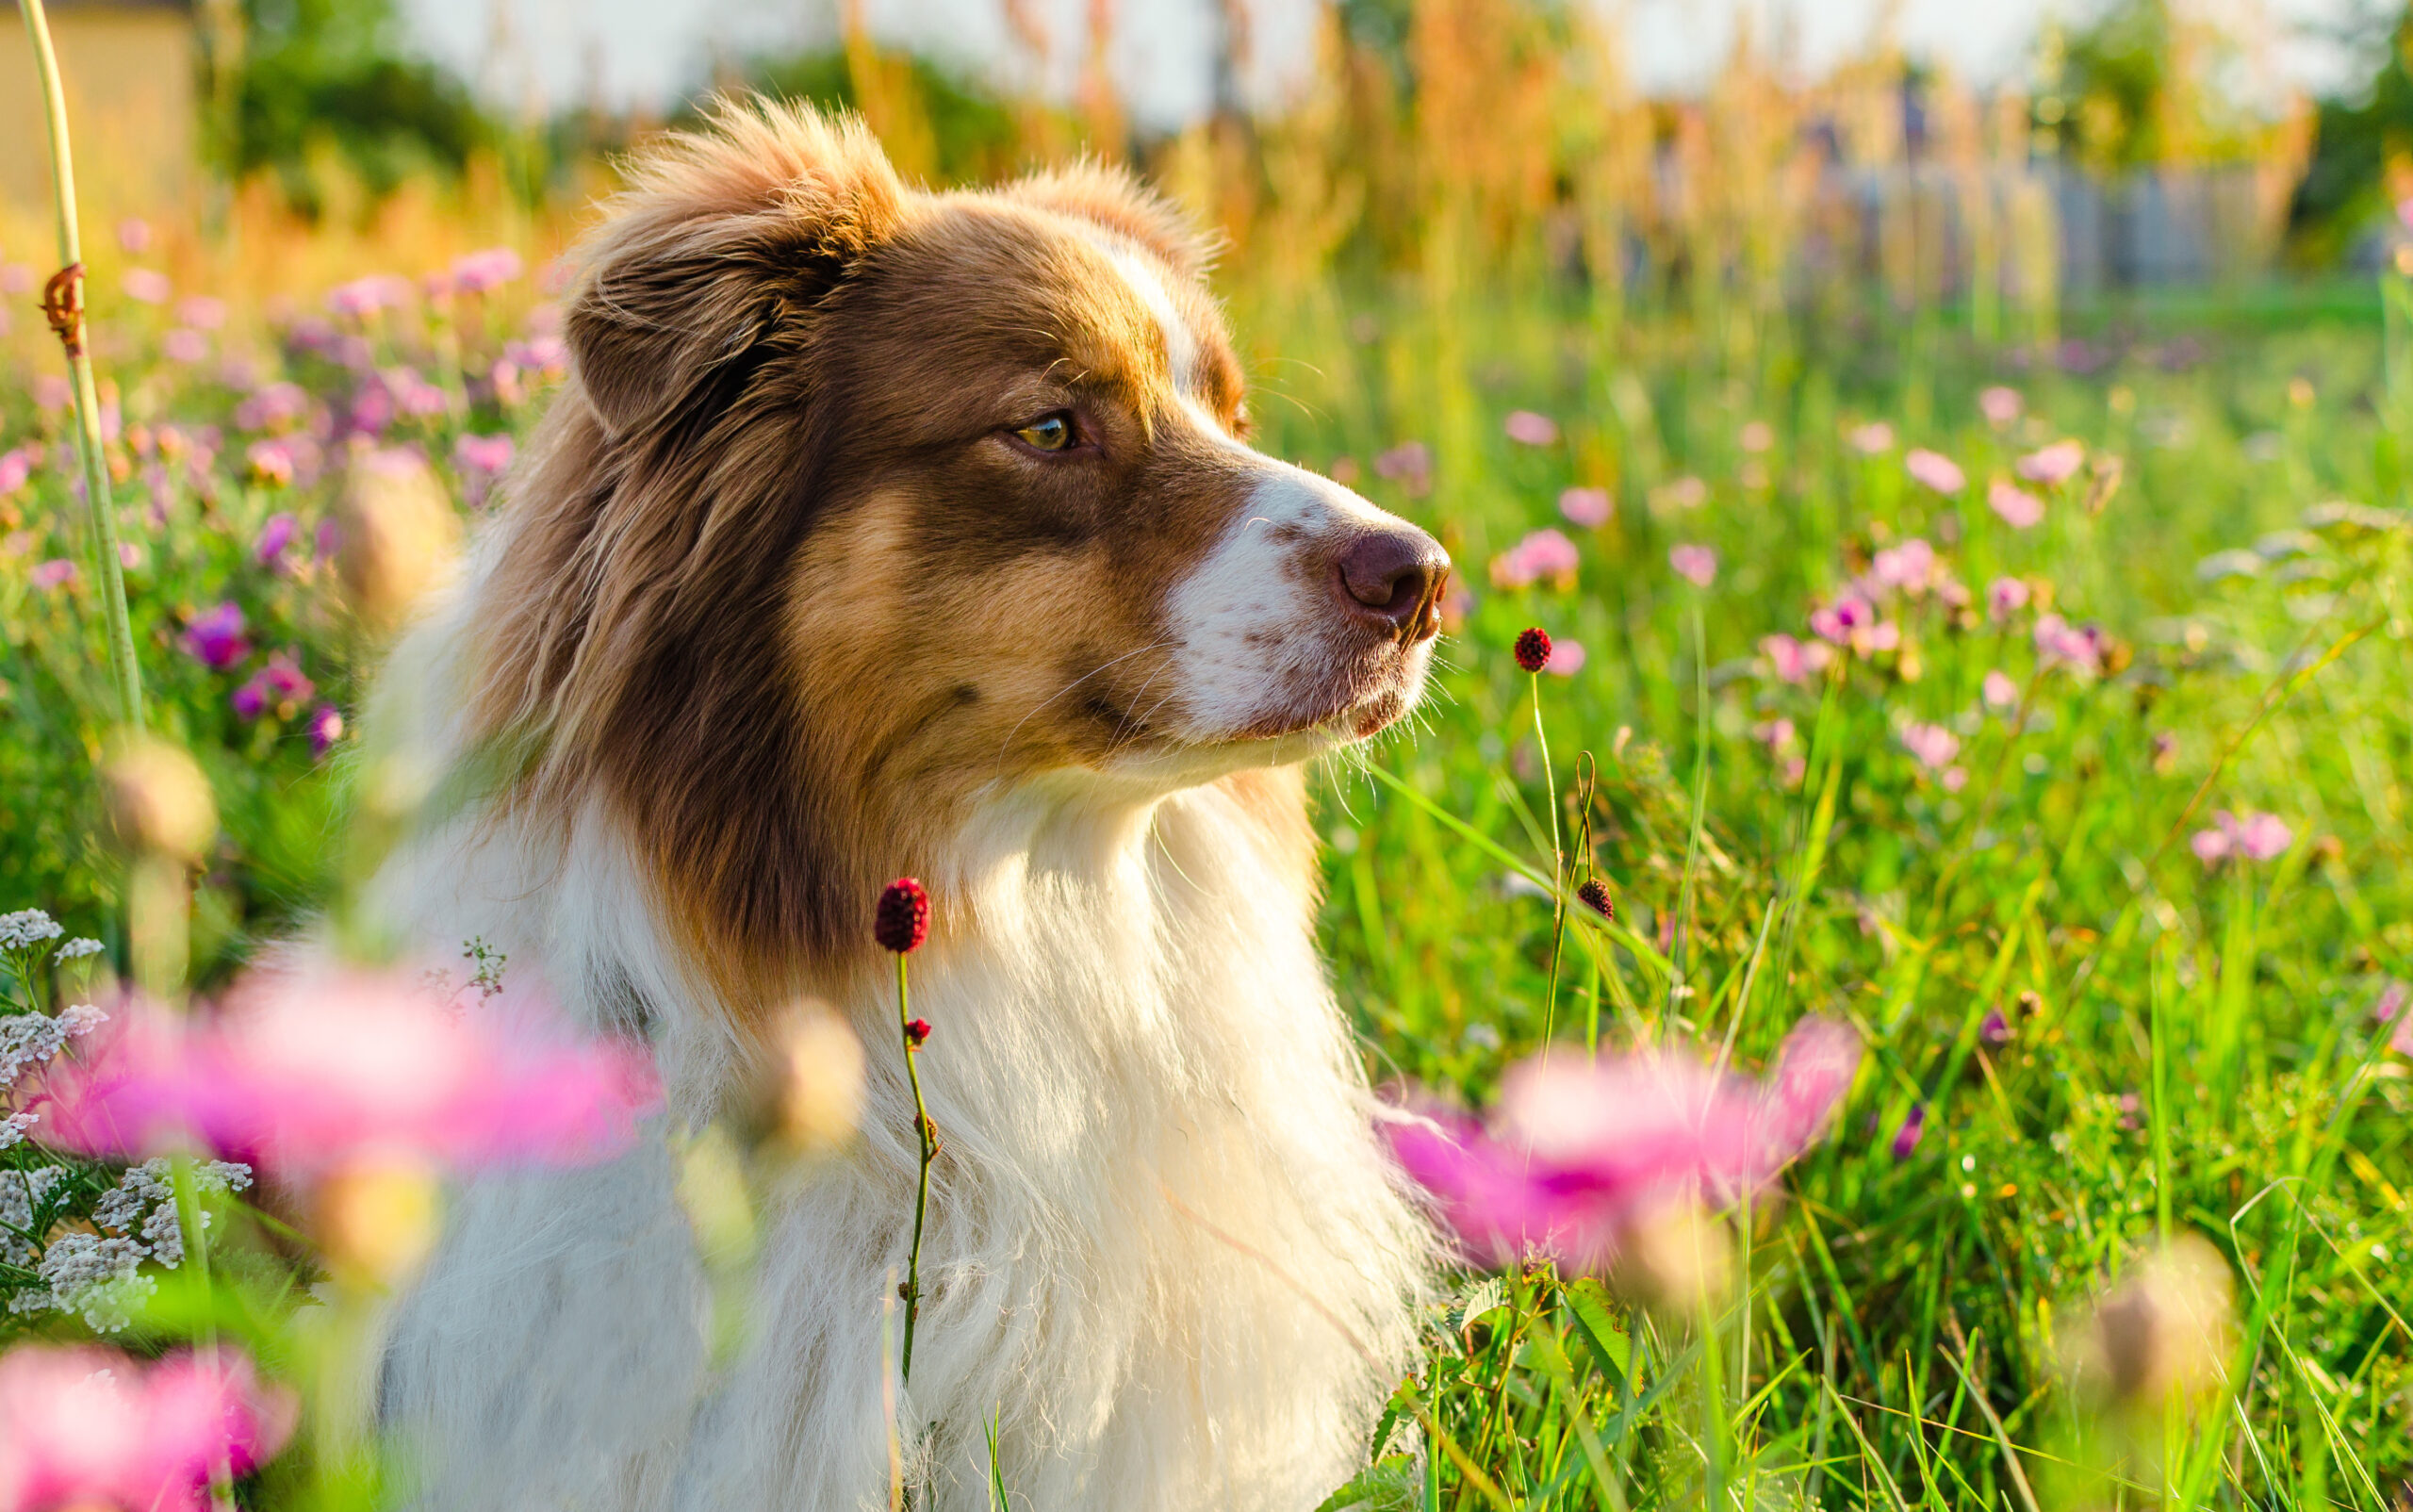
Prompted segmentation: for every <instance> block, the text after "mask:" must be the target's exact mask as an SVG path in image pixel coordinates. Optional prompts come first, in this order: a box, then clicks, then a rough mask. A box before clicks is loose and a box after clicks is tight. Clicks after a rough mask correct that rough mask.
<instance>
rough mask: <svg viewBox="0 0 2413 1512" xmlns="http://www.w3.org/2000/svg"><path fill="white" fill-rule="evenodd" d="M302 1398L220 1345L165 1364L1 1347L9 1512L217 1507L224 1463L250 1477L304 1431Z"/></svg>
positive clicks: (1, 1460) (1, 1453) (1, 1508)
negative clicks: (205, 1354)
mask: <svg viewBox="0 0 2413 1512" xmlns="http://www.w3.org/2000/svg"><path fill="white" fill-rule="evenodd" d="M293 1419H294V1404H293V1401H292V1399H291V1398H290V1397H289V1396H288V1395H287V1393H285V1392H284V1391H282V1390H279V1389H276V1388H273V1387H267V1386H263V1385H262V1384H261V1383H260V1381H259V1379H258V1377H257V1376H256V1375H255V1374H254V1372H253V1369H252V1362H251V1360H250V1359H249V1358H248V1357H247V1356H244V1355H243V1354H242V1353H241V1352H239V1351H238V1350H236V1349H234V1348H233V1347H232V1346H226V1345H222V1346H220V1350H219V1354H218V1358H217V1360H216V1361H215V1362H214V1363H204V1361H203V1360H202V1359H201V1358H200V1356H195V1355H191V1354H176V1355H171V1356H168V1357H166V1358H165V1359H161V1360H158V1361H156V1362H153V1361H145V1360H140V1359H137V1358H135V1357H134V1356H128V1355H122V1354H119V1353H117V1352H116V1351H114V1350H101V1349H92V1348H89V1347H88V1348H79V1349H60V1348H54V1347H42V1346H30V1345H29V1346H26V1347H24V1348H20V1349H16V1350H12V1351H10V1352H9V1353H8V1355H6V1356H0V1512H48V1509H51V1508H64V1507H126V1508H140V1509H143V1512H171V1509H193V1512H198V1509H201V1508H205V1507H206V1506H208V1505H209V1481H210V1477H211V1475H212V1474H213V1473H214V1472H215V1471H216V1470H217V1468H218V1466H219V1465H220V1464H221V1463H223V1464H224V1465H225V1466H226V1468H227V1469H228V1470H229V1471H232V1472H233V1473H234V1474H236V1475H244V1474H248V1473H249V1472H250V1471H254V1470H255V1469H257V1468H258V1467H259V1466H261V1465H263V1464H265V1463H267V1462H268V1461H269V1460H270V1459H271V1458H273V1457H275V1455H276V1453H277V1451H278V1450H280V1449H282V1448H284V1447H285V1441H286V1439H287V1437H289V1436H290V1435H291V1433H292V1431H293Z"/></svg>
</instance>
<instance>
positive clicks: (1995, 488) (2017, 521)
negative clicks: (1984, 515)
mask: <svg viewBox="0 0 2413 1512" xmlns="http://www.w3.org/2000/svg"><path fill="white" fill-rule="evenodd" d="M1986 507H1987V508H1989V509H1991V510H1993V511H1994V513H1995V514H1997V515H2000V516H2001V517H2002V522H2003V523H2004V524H2006V525H2008V526H2010V527H2011V529H2012V530H2015V531H2024V530H2027V529H2028V528H2030V527H2031V526H2033V525H2034V524H2035V523H2036V522H2037V521H2038V520H2041V519H2043V518H2044V501H2043V500H2042V499H2039V498H2037V497H2036V496H2035V495H2034V494H2031V493H2029V492H2028V491H2027V489H2025V488H2022V487H2019V486H2018V485H2014V484H2010V483H2006V482H2004V481H2003V480H2002V479H2000V478H1996V479H1995V480H1994V484H1993V485H1992V486H1991V487H1989V488H1987V490H1986Z"/></svg>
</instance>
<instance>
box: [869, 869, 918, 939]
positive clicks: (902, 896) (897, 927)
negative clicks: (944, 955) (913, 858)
mask: <svg viewBox="0 0 2413 1512" xmlns="http://www.w3.org/2000/svg"><path fill="white" fill-rule="evenodd" d="M871 933H872V938H873V939H875V940H877V941H878V942H879V947H880V948H881V949H883V950H893V951H895V953H896V954H898V955H900V956H901V955H906V954H909V953H910V952H911V951H914V950H918V949H920V948H921V946H922V942H923V941H925V940H927V939H928V938H929V937H930V895H929V894H928V893H927V892H926V891H925V890H924V889H923V887H922V884H921V883H919V882H917V881H915V880H914V879H911V877H899V878H898V879H896V880H895V881H893V882H891V883H889V884H888V886H887V887H885V888H883V889H882V890H881V891H880V895H879V911H878V913H877V914H876V915H874V917H873V920H872V927H871Z"/></svg>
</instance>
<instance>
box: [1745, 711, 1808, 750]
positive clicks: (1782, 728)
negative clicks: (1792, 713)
mask: <svg viewBox="0 0 2413 1512" xmlns="http://www.w3.org/2000/svg"><path fill="white" fill-rule="evenodd" d="M1751 736H1752V738H1753V739H1755V740H1757V741H1758V742H1759V743H1760V744H1761V745H1763V746H1765V747H1766V748H1768V750H1769V751H1770V752H1771V753H1773V752H1776V751H1781V750H1782V749H1784V748H1786V747H1787V746H1790V745H1792V744H1793V743H1794V741H1795V740H1796V739H1797V738H1798V734H1797V731H1795V730H1794V728H1793V721H1792V720H1790V719H1785V718H1776V719H1771V720H1769V721H1767V722H1766V723H1765V724H1762V725H1755V726H1753V727H1752V730H1751Z"/></svg>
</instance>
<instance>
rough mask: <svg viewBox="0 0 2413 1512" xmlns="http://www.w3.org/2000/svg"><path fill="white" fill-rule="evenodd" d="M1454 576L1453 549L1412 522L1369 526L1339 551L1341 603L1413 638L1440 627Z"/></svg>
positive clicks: (1429, 634)
mask: <svg viewBox="0 0 2413 1512" xmlns="http://www.w3.org/2000/svg"><path fill="white" fill-rule="evenodd" d="M1449 576H1450V554H1449V553H1448V552H1447V551H1442V550H1441V543H1440V542H1438V541H1436V540H1435V539H1434V538H1433V537H1432V536H1430V535H1427V534H1424V533H1423V532H1422V531H1420V530H1418V529H1416V528H1415V527H1413V526H1408V527H1404V528H1403V529H1399V530H1379V531H1368V532H1366V533H1365V534H1362V535H1359V536H1358V537H1356V538H1355V539H1354V540H1353V541H1351V542H1350V543H1349V544H1348V545H1347V546H1346V547H1343V548H1342V549H1341V552H1340V588H1341V599H1342V600H1343V604H1342V606H1343V607H1344V608H1346V609H1348V610H1349V611H1351V612H1352V613H1353V614H1354V615H1356V616H1359V617H1361V618H1367V619H1372V620H1375V621H1378V622H1380V623H1382V624H1385V625H1387V626H1389V627H1390V628H1391V629H1392V630H1394V631H1396V632H1398V633H1402V634H1403V635H1405V636H1406V637H1407V638H1408V639H1409V640H1412V641H1417V640H1429V639H1431V638H1432V637H1433V636H1434V635H1436V634H1437V633H1439V632H1440V629H1441V584H1442V583H1445V582H1447V581H1448V580H1449Z"/></svg>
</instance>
